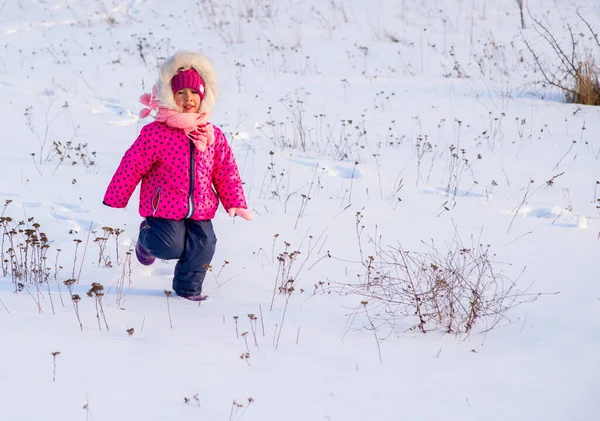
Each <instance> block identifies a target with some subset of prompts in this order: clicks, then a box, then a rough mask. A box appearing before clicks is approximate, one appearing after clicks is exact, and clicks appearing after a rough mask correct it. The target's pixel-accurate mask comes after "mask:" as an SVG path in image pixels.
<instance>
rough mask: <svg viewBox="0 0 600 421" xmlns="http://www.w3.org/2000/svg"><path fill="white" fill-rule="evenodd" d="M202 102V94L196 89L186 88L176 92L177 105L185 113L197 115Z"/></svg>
mask: <svg viewBox="0 0 600 421" xmlns="http://www.w3.org/2000/svg"><path fill="white" fill-rule="evenodd" d="M200 102H201V99H200V94H199V93H198V91H196V90H195V89H190V88H184V89H180V90H179V91H177V92H175V104H176V105H177V107H178V108H179V109H180V110H181V112H183V113H197V112H198V110H199V109H200Z"/></svg>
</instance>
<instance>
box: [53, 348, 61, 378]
mask: <svg viewBox="0 0 600 421" xmlns="http://www.w3.org/2000/svg"><path fill="white" fill-rule="evenodd" d="M51 355H52V381H53V382H55V381H56V356H57V355H60V351H54V352H52V353H51Z"/></svg>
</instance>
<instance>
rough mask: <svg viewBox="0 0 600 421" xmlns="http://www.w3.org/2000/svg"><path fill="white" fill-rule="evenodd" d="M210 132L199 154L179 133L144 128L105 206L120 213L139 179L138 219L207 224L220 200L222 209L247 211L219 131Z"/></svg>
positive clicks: (234, 167)
mask: <svg viewBox="0 0 600 421" xmlns="http://www.w3.org/2000/svg"><path fill="white" fill-rule="evenodd" d="M214 129H215V141H214V143H213V144H212V145H208V146H207V147H206V149H205V150H204V152H200V151H199V150H198V149H197V148H196V147H194V146H193V144H192V142H191V141H190V139H189V138H188V137H187V136H186V135H185V133H184V132H183V130H182V129H176V128H172V127H169V126H167V125H166V124H164V123H160V122H156V121H155V122H153V123H150V124H147V125H146V126H144V127H143V128H142V131H141V132H140V135H139V136H138V138H137V139H136V141H135V142H134V143H133V145H131V147H130V148H129V150H127V152H126V153H125V156H123V159H122V160H121V164H120V165H119V168H118V169H117V171H116V172H115V174H114V175H113V178H112V180H111V182H110V184H109V185H108V188H107V190H106V194H105V195H104V204H105V205H107V206H111V207H113V208H124V207H125V206H127V203H128V202H129V198H130V197H131V195H132V194H133V191H134V190H135V188H136V186H137V184H138V183H139V182H140V180H142V186H141V189H140V206H139V211H140V215H141V216H142V217H146V216H154V217H157V218H167V219H173V220H180V219H184V218H191V219H195V220H208V219H212V218H214V216H215V213H216V211H217V207H218V205H219V200H221V203H222V204H223V207H224V208H225V210H229V209H230V208H244V209H246V208H247V207H248V206H247V205H246V199H245V197H244V191H243V189H242V181H241V179H240V174H239V171H238V167H237V164H236V163H235V159H234V157H233V153H232V151H231V148H230V147H229V144H228V143H227V139H226V138H225V135H224V134H223V132H222V131H221V129H219V128H218V127H216V126H214ZM192 165H193V168H194V171H190V168H191V167H192ZM213 186H214V189H213ZM215 189H216V191H215Z"/></svg>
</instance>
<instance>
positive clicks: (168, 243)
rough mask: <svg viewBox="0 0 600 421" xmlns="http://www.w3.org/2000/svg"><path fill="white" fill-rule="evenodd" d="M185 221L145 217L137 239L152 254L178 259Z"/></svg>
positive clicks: (164, 258)
mask: <svg viewBox="0 0 600 421" xmlns="http://www.w3.org/2000/svg"><path fill="white" fill-rule="evenodd" d="M185 237H186V235H185V222H184V221H173V220H171V219H163V218H153V217H147V218H146V221H145V224H144V225H143V226H142V228H141V229H140V235H139V237H138V241H139V242H140V244H141V245H142V247H144V249H145V250H146V251H148V252H149V253H150V254H151V255H152V256H154V257H158V258H159V259H163V260H170V259H179V258H180V257H181V255H182V254H183V250H184V246H185Z"/></svg>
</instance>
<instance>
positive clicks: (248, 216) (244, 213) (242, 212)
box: [227, 208, 254, 221]
mask: <svg viewBox="0 0 600 421" xmlns="http://www.w3.org/2000/svg"><path fill="white" fill-rule="evenodd" d="M227 213H228V214H229V216H236V215H237V216H241V217H242V218H244V219H245V220H246V221H251V220H252V219H254V214H253V213H252V212H251V211H249V210H248V209H242V208H231V209H229V210H228V211H227Z"/></svg>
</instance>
